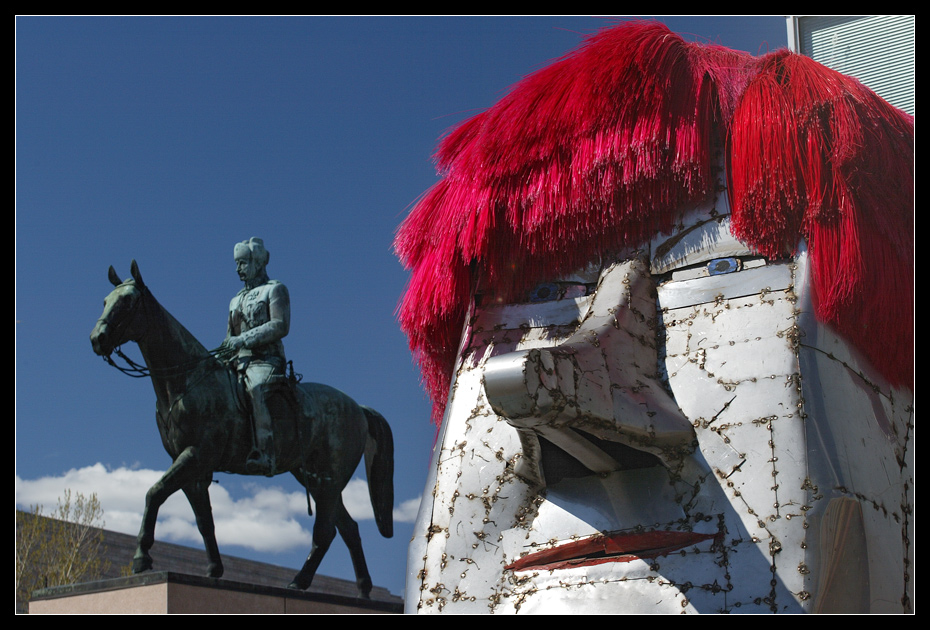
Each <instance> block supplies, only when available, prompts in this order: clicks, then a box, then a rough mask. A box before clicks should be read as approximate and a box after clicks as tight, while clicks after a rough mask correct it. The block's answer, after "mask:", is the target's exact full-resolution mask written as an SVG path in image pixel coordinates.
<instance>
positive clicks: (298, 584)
mask: <svg viewBox="0 0 930 630" xmlns="http://www.w3.org/2000/svg"><path fill="white" fill-rule="evenodd" d="M311 581H313V578H310V579H309V580H307V579H305V578H302V577H300V575H298V576H297V577H295V578H294V579H293V580H291V583H290V584H288V585H287V587H288V588H290V589H293V590H295V591H305V590H307V589H308V588H310V582H311Z"/></svg>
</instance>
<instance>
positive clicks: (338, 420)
mask: <svg viewBox="0 0 930 630" xmlns="http://www.w3.org/2000/svg"><path fill="white" fill-rule="evenodd" d="M109 279H110V282H111V283H113V285H114V286H115V287H116V288H115V289H114V290H113V291H112V292H111V293H110V294H109V295H108V296H107V298H106V299H105V300H104V308H103V315H101V317H100V319H99V320H97V324H96V326H94V330H93V332H92V333H91V344H92V345H93V348H94V352H96V353H97V354H98V355H101V356H103V357H105V358H107V359H108V360H109V357H110V355H111V353H112V352H114V350H117V351H118V348H119V347H120V346H121V345H122V344H124V343H126V342H129V341H134V342H136V343H137V344H138V346H139V350H140V351H141V353H142V356H143V359H144V361H145V373H146V374H148V375H149V376H151V379H152V385H153V386H154V388H155V396H156V399H157V402H156V416H157V418H156V419H157V422H158V430H159V433H160V434H161V439H162V443H163V444H164V446H165V449H166V450H167V451H168V453H169V454H170V455H171V458H172V460H173V463H172V464H171V466H170V468H168V471H167V472H166V473H165V474H164V475H163V476H162V477H161V479H160V480H159V481H158V482H157V483H156V484H155V485H154V486H152V487H151V488H150V489H149V491H148V493H147V494H146V497H145V511H144V513H143V517H142V526H141V528H140V530H139V537H138V548H137V549H136V553H135V556H134V557H133V562H132V570H133V573H140V572H142V571H147V570H150V569H151V568H152V558H151V556H150V555H149V550H150V549H151V547H152V544H153V543H154V542H155V521H156V518H157V516H158V509H159V507H160V506H161V505H162V504H163V503H164V502H165V501H166V500H167V499H168V497H169V496H171V495H172V494H174V493H175V492H177V491H178V490H183V491H184V494H185V495H186V496H187V499H188V501H190V504H191V507H192V508H193V510H194V515H195V517H196V519H197V527H198V529H199V530H200V533H201V535H202V536H203V540H204V545H205V547H206V551H207V556H208V559H209V565H208V570H207V575H208V576H210V577H215V578H218V577H221V576H222V575H223V562H222V560H221V558H220V552H219V548H218V546H217V543H216V536H215V534H214V524H213V510H212V507H211V506H210V496H209V494H208V492H207V490H208V488H209V485H210V483H211V481H212V478H213V473H214V471H216V472H228V473H234V474H240V475H245V474H248V473H247V472H246V458H247V456H248V454H249V451H250V450H251V446H252V440H251V431H252V428H251V423H250V420H249V416H248V413H247V412H246V411H245V408H244V406H243V402H242V400H243V399H242V393H241V392H240V391H239V390H238V388H239V385H238V380H237V377H236V374H235V372H234V371H233V370H232V368H230V367H229V366H227V365H226V364H225V363H224V362H223V361H221V360H220V359H219V358H217V356H215V355H214V354H213V353H211V352H210V351H208V350H207V349H206V348H205V347H204V346H203V345H201V344H200V342H198V341H197V340H196V339H195V338H194V336H193V335H192V334H191V333H190V332H188V331H187V330H186V329H185V328H184V326H182V325H181V324H180V323H178V321H177V320H176V319H175V318H174V317H172V316H171V314H169V313H168V311H167V310H165V308H164V307H162V306H161V305H160V304H159V303H158V302H157V301H156V300H155V298H154V297H153V296H152V293H151V292H150V291H149V289H148V287H146V285H145V283H144V282H143V281H142V276H141V275H140V274H139V268H138V265H137V264H136V262H135V261H133V262H132V278H131V279H128V280H125V281H121V280H120V279H119V277H118V276H117V275H116V272H115V271H114V270H113V267H110V271H109ZM288 389H289V391H287V390H288ZM269 407H270V408H271V411H272V414H273V416H274V418H275V420H274V422H275V425H274V430H275V434H276V436H277V437H276V439H275V448H276V453H275V454H276V459H277V462H278V466H277V470H278V471H280V472H290V473H291V474H292V475H293V476H294V477H295V478H296V479H297V481H298V482H299V483H300V484H301V485H302V486H304V488H306V491H307V492H308V493H309V495H310V496H312V497H313V500H314V502H315V503H316V520H315V522H314V524H313V546H312V549H311V551H310V554H309V556H308V557H307V561H306V562H305V563H304V565H303V567H302V568H301V569H300V572H298V573H297V575H296V576H295V577H294V580H293V581H292V582H291V583H290V584H289V585H288V587H289V588H295V589H301V590H302V589H306V588H307V587H309V586H310V583H311V581H312V580H313V576H314V574H315V573H316V570H317V568H318V567H319V565H320V562H321V561H322V559H323V556H324V555H325V553H326V551H327V549H328V548H329V545H330V544H331V543H332V541H333V539H334V538H335V536H336V531H337V530H338V531H339V534H340V535H341V536H342V538H343V540H344V541H345V543H346V545H347V546H348V548H349V552H350V555H351V558H352V564H353V567H354V569H355V576H356V584H357V586H358V590H359V594H360V596H362V597H366V598H367V597H368V596H369V593H370V592H371V587H372V583H371V576H370V575H369V573H368V568H367V565H366V563H365V556H364V554H363V553H362V541H361V538H360V536H359V533H358V525H357V524H356V523H355V521H354V520H352V518H351V517H350V516H349V513H348V511H347V510H346V508H345V506H344V505H343V503H342V490H343V489H344V488H345V486H346V484H347V483H348V482H349V481H350V479H351V478H352V474H353V473H354V472H355V469H356V468H357V467H358V464H359V462H360V461H361V459H362V456H363V455H364V457H365V467H366V472H367V475H368V486H369V493H370V495H371V503H372V507H373V509H374V514H375V521H376V523H377V525H378V530H379V531H380V532H381V534H382V535H383V536H385V537H391V536H392V534H393V518H392V510H393V503H394V486H393V475H394V444H393V437H392V435H391V430H390V427H389V426H388V424H387V421H385V419H384V418H383V417H382V416H381V414H379V413H378V412H376V411H374V410H373V409H370V408H368V407H364V406H362V405H359V404H358V403H356V402H355V401H354V400H352V399H351V398H349V397H348V396H347V395H345V394H343V393H342V392H340V391H338V390H336V389H334V388H332V387H329V386H327V385H322V384H319V383H299V384H298V383H294V384H288V383H284V384H283V385H282V392H281V394H279V395H273V396H271V397H270V400H269ZM308 501H309V497H308ZM308 507H309V506H308Z"/></svg>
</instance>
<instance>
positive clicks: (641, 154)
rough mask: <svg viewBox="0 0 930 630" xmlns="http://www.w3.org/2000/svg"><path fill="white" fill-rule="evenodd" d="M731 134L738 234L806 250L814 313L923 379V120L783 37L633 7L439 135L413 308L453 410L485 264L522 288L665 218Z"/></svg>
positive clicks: (419, 231) (693, 193) (416, 231)
mask: <svg viewBox="0 0 930 630" xmlns="http://www.w3.org/2000/svg"><path fill="white" fill-rule="evenodd" d="M718 142H720V143H721V144H723V143H724V142H725V145H726V158H727V170H728V177H729V188H730V200H731V211H732V226H733V231H734V234H735V235H736V236H737V237H738V238H740V239H741V240H743V241H744V242H745V243H747V244H748V245H750V246H751V247H752V248H754V249H756V250H757V251H759V252H760V253H761V254H764V255H767V256H775V257H781V256H787V255H791V254H792V253H793V252H794V250H795V248H796V247H797V245H798V244H799V242H800V241H801V240H802V239H803V240H806V241H807V244H808V249H809V252H810V259H811V269H812V279H813V286H814V295H815V300H816V314H817V316H818V318H819V319H821V320H822V321H825V322H828V323H830V324H831V325H833V326H834V327H835V328H836V330H838V332H840V334H843V335H844V336H846V337H847V338H848V339H849V340H850V341H851V342H852V343H853V344H854V345H855V346H856V347H857V348H859V350H861V351H862V352H863V353H864V354H865V356H867V357H868V358H869V359H870V360H871V361H872V363H873V364H874V365H875V367H876V368H878V369H879V370H880V372H881V373H882V374H883V375H884V376H885V378H887V379H888V380H889V381H890V382H891V384H892V385H895V386H902V385H904V386H908V387H912V381H913V290H912V286H913V285H912V283H913V254H912V252H913V119H911V118H910V117H909V116H907V115H906V114H904V113H902V112H900V111H899V110H896V109H894V108H893V107H891V106H890V105H888V104H887V103H885V101H883V100H882V99H880V98H879V97H878V96H876V95H875V94H874V93H873V92H871V91H870V90H868V89H867V88H865V87H864V86H862V85H861V84H860V83H858V82H857V81H856V80H854V79H851V78H849V77H846V76H843V75H841V74H839V73H837V72H834V71H832V70H829V69H827V68H825V67H824V66H821V65H820V64H818V63H816V62H814V61H812V60H810V59H808V58H806V57H802V56H800V55H795V54H792V53H788V52H785V51H779V52H776V53H772V54H770V55H767V56H765V57H762V58H756V57H752V56H751V55H749V54H747V53H740V52H736V51H732V50H729V49H726V48H723V47H720V46H705V45H699V44H693V43H688V42H685V41H684V40H683V39H682V38H680V37H679V36H677V35H675V34H674V33H672V32H671V31H669V30H668V29H667V28H666V27H665V26H663V25H661V24H657V23H651V22H636V23H629V24H624V25H621V26H618V27H614V28H611V29H606V30H603V31H601V32H599V33H597V34H595V35H593V36H591V37H589V38H588V39H587V40H586V41H585V42H584V43H583V45H582V46H581V47H580V48H578V49H577V50H575V51H574V52H572V53H570V54H568V55H566V56H565V57H563V58H561V59H560V60H558V61H556V62H554V63H553V64H551V65H549V66H547V67H545V68H543V69H542V70H540V71H538V72H536V73H534V74H532V75H530V76H528V77H526V78H525V79H524V80H523V81H522V82H520V83H518V84H517V85H516V86H515V87H514V89H513V90H512V91H511V92H510V93H509V94H508V95H507V96H505V97H504V98H503V99H501V101H499V102H498V103H497V104H496V105H494V106H493V107H492V108H491V109H489V110H487V111H485V112H483V113H481V114H478V115H477V116H474V117H473V118H471V119H469V120H466V121H465V122H463V123H462V124H460V125H459V126H458V127H457V128H455V129H454V130H452V132H451V133H450V134H449V135H448V136H446V137H445V138H444V139H443V140H442V141H441V143H440V145H439V149H438V151H437V153H436V161H437V164H438V168H439V172H440V174H441V176H442V179H441V180H440V181H439V182H438V183H437V184H436V185H435V186H433V188H431V189H430V190H429V191H427V193H426V194H425V195H424V196H423V198H422V199H421V200H420V201H419V202H418V203H417V204H416V205H415V206H414V208H413V210H412V211H411V213H410V215H409V216H408V217H407V218H406V220H405V221H404V222H403V223H402V224H401V226H400V227H399V229H398V232H397V235H396V239H395V249H396V252H397V254H398V256H399V258H400V259H401V261H402V263H403V264H404V265H405V266H406V267H407V268H408V269H410V270H411V278H410V282H409V285H408V287H407V290H406V292H405V295H404V297H403V299H402V301H401V304H400V306H399V307H398V313H397V314H398V319H399V321H400V325H401V328H402V330H403V331H404V332H405V333H406V334H407V336H408V340H409V343H410V348H411V350H412V352H413V354H414V357H415V359H416V361H417V362H418V363H419V364H420V367H421V370H422V374H423V379H424V382H425V385H426V388H427V390H428V391H429V393H430V395H431V397H432V400H433V402H434V412H433V420H434V422H437V423H438V422H439V421H441V419H442V414H443V411H444V407H445V403H446V398H447V396H448V393H449V392H448V388H449V383H450V380H451V377H452V371H453V369H454V367H455V360H456V355H457V353H458V344H459V342H460V335H461V333H462V327H463V325H464V319H465V316H466V309H467V308H468V306H469V304H470V301H471V299H472V295H473V292H474V290H475V283H476V282H477V281H478V280H479V279H480V281H481V283H482V284H483V285H487V286H494V287H495V290H496V291H497V292H498V293H500V294H502V295H503V296H504V297H505V298H506V297H514V296H516V295H518V294H520V293H521V292H523V291H525V290H527V289H528V288H530V287H532V286H534V285H535V284H537V283H538V282H540V281H541V280H544V279H551V278H553V277H558V276H561V275H565V274H567V273H571V272H573V271H575V270H576V269H578V268H580V267H582V266H584V265H585V264H587V263H588V262H589V261H591V260H593V259H596V258H597V257H598V256H603V255H609V254H610V253H611V252H616V251H618V250H620V249H623V248H625V247H630V246H637V245H640V244H642V243H644V242H646V241H647V240H649V239H650V238H652V237H653V236H655V235H656V234H658V233H659V232H661V231H667V230H669V229H670V228H671V227H672V225H673V223H674V221H675V219H676V218H677V217H678V216H679V215H680V213H681V211H682V210H683V209H685V208H688V207H692V206H693V205H694V204H695V203H698V202H700V201H702V200H704V199H705V198H707V197H708V195H710V194H711V193H712V191H711V187H712V186H713V182H714V179H713V175H712V171H711V169H712V165H713V164H714V156H713V151H714V146H715V145H716V143H718Z"/></svg>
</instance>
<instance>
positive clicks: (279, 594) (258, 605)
mask: <svg viewBox="0 0 930 630" xmlns="http://www.w3.org/2000/svg"><path fill="white" fill-rule="evenodd" d="M402 612H403V605H402V604H399V603H396V602H384V601H376V600H367V599H358V598H353V597H345V596H341V595H332V594H327V593H316V592H312V591H310V592H308V591H296V590H292V589H287V588H278V587H273V586H261V585H255V584H245V583H242V582H233V581H230V580H223V579H215V578H208V577H198V576H193V575H185V574H183V573H172V572H167V571H163V572H152V573H144V574H139V575H133V576H130V577H124V578H115V579H110V580H100V581H98V582H85V583H83V584H72V585H69V586H58V587H54V588H47V589H42V590H39V591H36V592H35V593H34V595H33V598H32V600H31V601H30V602H29V613H30V614H34V615H35V614H169V615H170V614H266V615H270V614H297V615H308V614H328V615H333V614H352V615H357V614H366V613H369V614H400V613H402Z"/></svg>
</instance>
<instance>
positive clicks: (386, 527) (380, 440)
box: [361, 405, 394, 538]
mask: <svg viewBox="0 0 930 630" xmlns="http://www.w3.org/2000/svg"><path fill="white" fill-rule="evenodd" d="M361 407H362V411H364V412H365V417H366V418H368V440H367V441H366V444H365V474H366V475H367V476H368V493H369V495H370V496H371V507H372V508H373V510H374V513H375V522H376V523H377V524H378V531H379V532H381V535H382V536H384V537H385V538H390V537H391V536H393V535H394V436H393V435H392V434H391V427H390V426H388V423H387V420H385V419H384V416H382V415H381V414H380V413H378V412H377V411H375V410H374V409H371V408H370V407H365V406H364V405H362V406H361Z"/></svg>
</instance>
